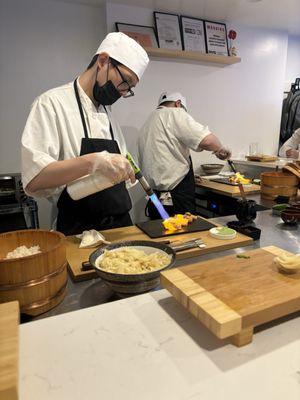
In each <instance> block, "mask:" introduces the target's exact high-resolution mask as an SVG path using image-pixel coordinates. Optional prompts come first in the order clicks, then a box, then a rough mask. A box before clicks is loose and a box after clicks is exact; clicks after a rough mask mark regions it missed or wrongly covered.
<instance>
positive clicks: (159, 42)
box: [153, 11, 183, 50]
mask: <svg viewBox="0 0 300 400" xmlns="http://www.w3.org/2000/svg"><path fill="white" fill-rule="evenodd" d="M157 15H172V16H174V17H177V23H178V33H179V36H178V40H180V44H178V48H177V49H176V48H175V49H174V50H183V47H182V35H181V28H180V19H179V15H178V14H173V13H166V12H160V11H154V12H153V18H154V25H155V30H156V35H157V40H158V47H159V48H161V49H172V47H171V46H170V47H162V46H161V45H162V39H161V38H160V37H159V29H158V26H157Z"/></svg>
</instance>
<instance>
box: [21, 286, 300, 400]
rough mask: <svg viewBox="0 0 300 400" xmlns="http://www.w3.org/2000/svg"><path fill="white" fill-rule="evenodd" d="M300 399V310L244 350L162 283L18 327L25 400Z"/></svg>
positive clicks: (262, 334) (270, 328) (265, 332)
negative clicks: (205, 322) (215, 333)
mask: <svg viewBox="0 0 300 400" xmlns="http://www.w3.org/2000/svg"><path fill="white" fill-rule="evenodd" d="M299 398H300V318H299V314H298V317H297V318H292V319H289V320H281V322H280V323H279V324H277V325H275V324H273V325H272V326H269V327H267V328H266V329H264V330H261V331H260V332H258V333H255V335H254V339H253V343H251V344H250V345H248V346H244V347H242V348H237V347H235V346H233V345H231V344H229V343H228V342H227V343H226V342H224V341H220V340H218V339H216V338H215V337H214V336H213V335H212V334H211V333H210V332H209V331H208V330H207V329H206V328H205V327H203V326H202V325H201V323H200V322H198V321H197V320H196V319H195V318H194V317H192V316H191V315H190V314H189V313H188V312H187V311H186V310H185V309H183V308H182V307H181V306H180V305H179V304H177V302H176V301H175V300H174V299H173V298H172V297H170V295H169V294H168V292H166V291H165V290H161V291H157V292H152V293H149V294H145V295H141V296H136V297H131V298H129V299H127V300H122V301H117V302H113V303H108V304H104V305H100V306H96V307H91V308H86V309H83V310H79V311H75V312H70V313H67V314H62V315H59V316H56V317H50V318H46V319H43V320H38V321H34V322H30V323H27V324H23V325H21V327H20V400H50V399H51V400H52V399H53V400H54V399H55V400H69V399H70V400H77V399H78V400H79V399H80V400H93V399H97V400H98V399H101V400H119V399H124V400H127V399H128V400H169V399H170V400H179V399H180V400H195V399H199V400H200V399H201V400H208V399H209V400H225V399H226V400H227V399H228V400H229V399H230V400H235V399H237V400H241V399H243V400H248V399H249V400H253V399H256V400H260V399H261V400H283V399H286V400H294V399H295V400H296V399H297V400H299Z"/></svg>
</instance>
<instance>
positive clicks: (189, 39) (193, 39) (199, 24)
mask: <svg viewBox="0 0 300 400" xmlns="http://www.w3.org/2000/svg"><path fill="white" fill-rule="evenodd" d="M180 22H181V31H182V46H183V50H185V51H197V52H198V53H206V52H207V49H206V40H205V27H204V20H203V19H200V18H193V17H187V16H185V15H181V16H180Z"/></svg>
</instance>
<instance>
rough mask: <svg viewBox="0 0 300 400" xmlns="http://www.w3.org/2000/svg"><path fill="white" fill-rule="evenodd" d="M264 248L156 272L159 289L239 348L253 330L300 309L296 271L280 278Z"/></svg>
mask: <svg viewBox="0 0 300 400" xmlns="http://www.w3.org/2000/svg"><path fill="white" fill-rule="evenodd" d="M283 253H285V254H290V253H288V252H286V251H285V250H282V249H280V248H278V247H274V246H269V247H265V248H262V249H256V250H250V251H249V252H245V253H243V254H244V255H246V256H249V257H250V258H237V257H236V255H230V256H227V257H222V258H217V259H214V260H209V261H205V262H201V263H195V264H191V265H189V266H186V267H182V268H174V269H171V270H168V271H164V272H162V273H161V285H162V286H163V287H165V288H166V289H168V291H169V292H170V293H171V294H172V295H173V296H174V297H175V299H176V300H177V301H178V302H179V303H180V304H182V305H183V306H184V307H185V308H186V309H187V310H188V311H189V312H191V313H192V314H193V315H194V316H195V317H196V318H197V319H199V320H200V321H201V322H202V323H203V324H204V325H205V326H206V327H207V328H208V329H209V330H210V331H211V332H212V333H213V334H215V335H216V336H217V337H218V338H220V339H224V338H228V337H229V338H231V341H232V343H233V344H235V345H237V346H243V345H245V344H248V343H250V342H251V341H252V336H253V328H254V327H255V326H258V325H261V324H263V323H265V322H268V321H272V320H274V319H276V318H279V317H282V316H284V315H288V314H291V313H293V312H295V311H298V310H300V272H298V273H296V274H293V275H284V274H282V273H280V272H279V271H278V269H277V267H276V266H275V264H274V261H273V260H274V257H275V256H276V255H280V254H283Z"/></svg>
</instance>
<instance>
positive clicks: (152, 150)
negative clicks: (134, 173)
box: [138, 107, 211, 191]
mask: <svg viewBox="0 0 300 400" xmlns="http://www.w3.org/2000/svg"><path fill="white" fill-rule="evenodd" d="M210 133H211V132H210V130H209V129H208V127H207V126H203V125H201V124H199V123H198V122H196V121H195V120H194V119H193V118H192V117H191V116H190V115H189V114H188V113H187V112H186V111H185V110H184V109H183V108H177V107H158V108H157V109H156V110H154V111H153V112H152V113H151V114H150V116H149V118H148V120H147V121H146V123H145V125H144V126H143V128H142V130H141V132H140V136H139V139H138V160H139V166H140V168H141V171H142V172H143V174H144V176H145V178H146V179H147V181H148V182H149V184H150V186H151V187H152V188H153V189H156V190H160V191H169V190H172V189H174V188H175V186H177V185H178V183H180V182H181V181H182V179H183V178H184V177H185V176H186V174H187V173H188V171H189V168H190V159H189V157H190V149H192V150H194V151H200V150H199V144H200V143H201V141H202V140H203V139H204V138H205V137H206V136H207V135H209V134H210Z"/></svg>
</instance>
